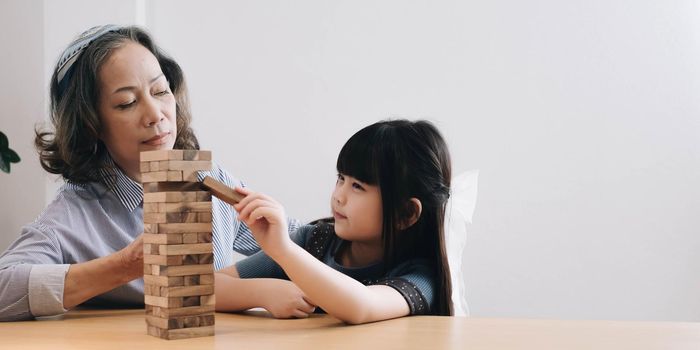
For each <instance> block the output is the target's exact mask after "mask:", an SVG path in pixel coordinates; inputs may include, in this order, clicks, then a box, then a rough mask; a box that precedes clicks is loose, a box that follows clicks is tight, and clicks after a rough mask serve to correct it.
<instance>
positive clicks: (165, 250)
mask: <svg viewBox="0 0 700 350" xmlns="http://www.w3.org/2000/svg"><path fill="white" fill-rule="evenodd" d="M212 251H213V244H212V243H195V244H163V245H160V246H158V254H160V255H189V254H205V253H211V252H212ZM154 254H155V253H154Z"/></svg>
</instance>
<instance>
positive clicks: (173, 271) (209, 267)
mask: <svg viewBox="0 0 700 350" xmlns="http://www.w3.org/2000/svg"><path fill="white" fill-rule="evenodd" d="M152 266H158V267H159V271H158V275H159V276H168V277H171V276H188V275H202V274H208V273H214V265H213V264H202V265H177V266H163V265H152ZM183 284H184V279H183Z"/></svg>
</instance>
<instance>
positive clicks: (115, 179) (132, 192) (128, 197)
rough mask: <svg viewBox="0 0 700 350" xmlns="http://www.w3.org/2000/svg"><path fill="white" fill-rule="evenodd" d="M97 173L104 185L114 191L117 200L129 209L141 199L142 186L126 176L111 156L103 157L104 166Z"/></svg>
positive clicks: (137, 204)
mask: <svg viewBox="0 0 700 350" xmlns="http://www.w3.org/2000/svg"><path fill="white" fill-rule="evenodd" d="M99 174H100V176H101V177H102V180H103V181H104V184H105V186H107V188H108V189H109V190H110V191H112V193H114V195H115V196H116V197H117V199H119V202H121V203H122V205H123V206H124V207H125V208H127V209H128V210H129V211H133V210H134V209H135V208H136V207H138V206H139V204H141V201H143V187H142V186H141V184H140V183H138V182H136V181H134V180H132V179H131V178H130V177H128V176H127V175H126V174H125V173H124V172H123V171H122V170H121V169H120V168H119V167H118V166H117V165H116V164H115V163H114V160H113V159H112V157H110V156H107V157H105V161H104V167H102V168H100V169H99Z"/></svg>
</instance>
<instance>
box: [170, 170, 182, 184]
mask: <svg viewBox="0 0 700 350" xmlns="http://www.w3.org/2000/svg"><path fill="white" fill-rule="evenodd" d="M168 181H183V176H182V171H180V170H168Z"/></svg>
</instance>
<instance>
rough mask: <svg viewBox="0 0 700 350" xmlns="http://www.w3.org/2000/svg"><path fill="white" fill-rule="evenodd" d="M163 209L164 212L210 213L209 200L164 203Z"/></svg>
mask: <svg viewBox="0 0 700 350" xmlns="http://www.w3.org/2000/svg"><path fill="white" fill-rule="evenodd" d="M163 210H164V211H165V212H166V213H171V212H185V211H187V212H198V213H199V212H203V213H211V202H182V203H165V206H164V209H163Z"/></svg>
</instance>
